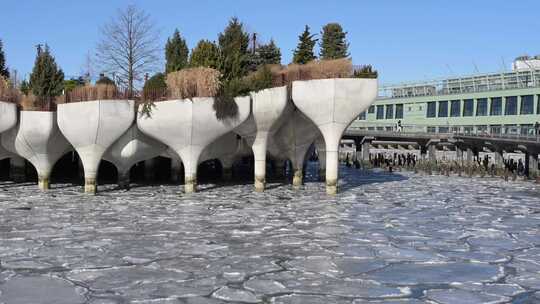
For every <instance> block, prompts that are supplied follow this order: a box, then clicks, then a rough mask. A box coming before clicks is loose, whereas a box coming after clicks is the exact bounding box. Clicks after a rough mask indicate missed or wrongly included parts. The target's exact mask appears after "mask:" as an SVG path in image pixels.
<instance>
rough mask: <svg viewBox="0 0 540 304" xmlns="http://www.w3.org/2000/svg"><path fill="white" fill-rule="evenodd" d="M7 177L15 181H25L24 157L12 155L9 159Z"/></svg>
mask: <svg viewBox="0 0 540 304" xmlns="http://www.w3.org/2000/svg"><path fill="white" fill-rule="evenodd" d="M9 177H10V178H11V179H12V180H13V181H14V182H16V183H24V182H25V181H26V161H25V159H24V158H22V157H20V156H16V155H14V156H13V157H11V158H10V159H9Z"/></svg>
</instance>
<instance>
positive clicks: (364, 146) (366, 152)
mask: <svg viewBox="0 0 540 304" xmlns="http://www.w3.org/2000/svg"><path fill="white" fill-rule="evenodd" d="M370 146H371V143H370V142H369V141H364V142H363V143H362V160H363V161H369V147H370Z"/></svg>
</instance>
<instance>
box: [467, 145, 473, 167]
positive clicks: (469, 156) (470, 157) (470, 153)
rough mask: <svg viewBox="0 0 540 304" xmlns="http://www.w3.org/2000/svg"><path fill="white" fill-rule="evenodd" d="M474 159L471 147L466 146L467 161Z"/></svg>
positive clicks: (470, 161)
mask: <svg viewBox="0 0 540 304" xmlns="http://www.w3.org/2000/svg"><path fill="white" fill-rule="evenodd" d="M473 160H474V152H473V150H472V149H471V148H467V163H469V164H470V163H472V162H473Z"/></svg>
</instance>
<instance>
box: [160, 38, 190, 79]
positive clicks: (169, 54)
mask: <svg viewBox="0 0 540 304" xmlns="http://www.w3.org/2000/svg"><path fill="white" fill-rule="evenodd" d="M188 57H189V49H188V47H187V43H186V40H185V39H184V38H182V37H181V36H180V32H179V31H178V29H177V30H175V31H174V34H173V36H172V37H171V38H168V39H167V44H166V45H165V59H166V60H167V63H166V64H165V72H166V73H167V74H168V73H170V72H175V71H179V70H181V69H183V68H185V67H187V64H188Z"/></svg>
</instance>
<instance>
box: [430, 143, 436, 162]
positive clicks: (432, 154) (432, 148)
mask: <svg viewBox="0 0 540 304" xmlns="http://www.w3.org/2000/svg"><path fill="white" fill-rule="evenodd" d="M428 150H429V161H431V162H435V161H437V146H436V145H429V146H428Z"/></svg>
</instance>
